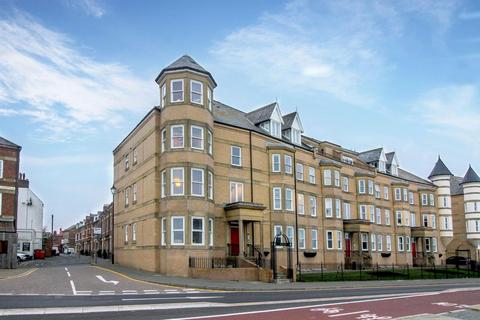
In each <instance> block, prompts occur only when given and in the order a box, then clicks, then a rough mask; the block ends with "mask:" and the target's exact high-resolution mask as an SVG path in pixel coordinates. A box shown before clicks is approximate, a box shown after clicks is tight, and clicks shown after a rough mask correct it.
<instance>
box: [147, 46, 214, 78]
mask: <svg viewBox="0 0 480 320" xmlns="http://www.w3.org/2000/svg"><path fill="white" fill-rule="evenodd" d="M184 69H187V70H192V71H196V72H200V73H203V74H205V75H207V76H209V77H210V79H211V80H212V81H213V83H215V85H217V83H216V82H215V80H214V79H213V77H212V75H211V74H210V72H208V71H207V70H205V69H204V68H203V67H202V66H201V65H199V64H198V63H197V61H195V60H193V58H192V57H190V56H189V55H186V54H185V55H183V56H181V57H180V58H178V59H177V60H175V61H174V62H172V63H171V64H170V65H168V66H167V67H165V68H163V69H162V71H160V74H159V75H158V76H157V77H156V78H155V81H158V79H159V78H160V77H161V76H162V75H163V74H164V73H165V72H167V71H176V70H184Z"/></svg>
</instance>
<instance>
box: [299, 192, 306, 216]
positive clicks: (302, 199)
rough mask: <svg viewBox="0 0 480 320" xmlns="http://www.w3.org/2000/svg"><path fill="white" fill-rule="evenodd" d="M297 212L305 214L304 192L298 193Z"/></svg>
mask: <svg viewBox="0 0 480 320" xmlns="http://www.w3.org/2000/svg"><path fill="white" fill-rule="evenodd" d="M300 199H301V200H300ZM300 208H301V210H300ZM297 212H298V214H301V215H305V195H304V194H303V193H297Z"/></svg>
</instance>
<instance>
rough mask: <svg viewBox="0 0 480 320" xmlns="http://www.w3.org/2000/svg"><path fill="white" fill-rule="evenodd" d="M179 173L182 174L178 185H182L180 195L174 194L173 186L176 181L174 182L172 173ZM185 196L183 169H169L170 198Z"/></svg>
mask: <svg viewBox="0 0 480 320" xmlns="http://www.w3.org/2000/svg"><path fill="white" fill-rule="evenodd" d="M177 170H178V171H181V172H182V180H181V181H180V183H181V184H182V192H181V193H176V192H175V186H174V184H175V183H176V181H174V179H173V177H174V174H173V173H174V171H177ZM184 195H185V168H184V167H173V168H170V196H175V197H177V196H184Z"/></svg>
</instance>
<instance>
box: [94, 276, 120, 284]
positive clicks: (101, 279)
mask: <svg viewBox="0 0 480 320" xmlns="http://www.w3.org/2000/svg"><path fill="white" fill-rule="evenodd" d="M97 278H98V280H100V281H102V282H105V283H113V285H114V286H116V285H117V284H118V283H119V282H120V281H117V280H109V281H107V280H105V279H104V278H103V277H102V276H100V275H97Z"/></svg>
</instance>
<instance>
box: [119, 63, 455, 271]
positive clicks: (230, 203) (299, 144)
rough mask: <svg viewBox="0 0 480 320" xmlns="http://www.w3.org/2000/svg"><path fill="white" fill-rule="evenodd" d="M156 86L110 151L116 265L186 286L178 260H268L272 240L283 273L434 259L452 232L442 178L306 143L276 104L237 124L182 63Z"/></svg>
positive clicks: (209, 83) (185, 267) (382, 155)
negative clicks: (150, 103)
mask: <svg viewBox="0 0 480 320" xmlns="http://www.w3.org/2000/svg"><path fill="white" fill-rule="evenodd" d="M156 83H157V84H158V86H159V93H160V105H159V106H157V107H154V108H153V109H152V110H151V111H150V112H149V113H148V114H147V115H146V116H145V117H144V118H143V119H142V120H141V121H140V123H139V124H138V125H137V126H136V127H135V128H134V129H133V131H131V132H130V134H128V136H127V137H126V138H125V139H124V140H123V141H122V142H121V143H120V145H118V147H117V148H116V149H115V150H114V186H115V188H116V190H117V192H116V194H115V197H114V208H115V212H114V216H115V225H114V228H115V256H116V262H117V263H119V264H122V265H126V266H130V267H134V268H139V269H144V270H149V271H154V272H159V273H163V274H168V275H181V276H188V275H192V272H193V271H192V268H190V267H189V257H205V258H214V257H230V256H239V257H241V260H242V261H245V263H246V264H248V263H249V262H250V261H254V260H253V259H249V258H250V257H254V256H255V257H258V256H260V257H262V258H265V257H266V258H267V259H268V258H269V257H271V255H272V254H271V251H272V246H271V243H272V241H273V240H274V237H275V236H276V235H278V234H284V235H285V236H286V238H288V239H289V240H290V242H291V244H292V248H293V250H292V251H293V255H292V259H293V260H292V264H293V265H294V266H295V265H296V264H297V262H299V263H302V264H321V263H322V264H324V265H325V266H326V267H327V269H328V268H331V269H334V268H336V266H337V265H339V264H344V265H345V267H347V268H356V267H357V266H359V265H360V264H362V265H371V264H377V263H378V264H380V265H391V264H399V265H403V264H407V263H408V264H410V265H412V264H427V263H429V264H433V263H435V264H440V263H442V261H444V259H445V258H446V257H445V248H446V246H447V245H448V243H449V242H450V241H451V240H452V237H453V229H452V210H451V208H450V207H449V209H446V208H445V206H444V205H443V202H442V203H439V201H438V199H439V196H440V194H441V191H442V190H443V189H442V186H443V180H442V179H441V178H442V177H443V175H442V174H440V175H438V174H436V173H435V170H434V171H433V172H432V175H431V176H430V180H426V179H422V178H420V177H418V176H416V175H414V174H412V173H410V172H408V171H406V170H404V169H403V168H401V167H400V162H399V158H398V157H399V155H397V154H396V153H395V152H387V150H384V149H383V148H377V149H373V150H370V151H365V152H354V151H351V150H347V149H345V148H342V147H341V146H339V145H336V144H334V143H331V142H328V141H320V140H317V139H315V138H312V137H308V136H306V135H305V134H304V130H306V128H304V127H303V126H302V122H301V119H300V116H299V114H298V113H297V112H293V113H289V114H283V113H282V111H281V108H280V106H279V104H278V103H271V104H269V105H266V106H263V107H261V108H257V109H255V110H253V111H251V112H248V113H247V112H244V111H241V110H238V109H236V108H234V107H232V106H228V105H226V104H223V103H221V102H219V101H216V100H214V98H213V97H214V90H215V87H216V86H217V83H216V82H215V80H214V78H213V76H212V75H211V74H210V73H209V72H208V71H207V70H205V69H204V68H203V67H201V66H200V65H199V64H198V63H197V62H195V61H194V60H193V59H192V58H191V57H189V56H183V57H181V58H179V59H178V60H177V61H175V62H173V63H172V64H171V65H169V66H168V67H166V68H165V69H163V70H162V71H161V72H160V74H159V75H158V77H157V78H156ZM279 242H281V243H279V244H280V245H283V247H280V248H278V250H277V251H276V252H277V261H278V264H279V265H280V266H282V265H283V266H285V265H286V264H287V262H286V261H287V257H286V254H287V249H286V248H285V241H284V240H281V241H279ZM266 269H268V268H266ZM211 272H213V271H211ZM228 276H230V277H232V278H233V277H237V276H238V275H235V271H234V270H230V271H229V274H228ZM240 278H241V276H240ZM245 278H249V276H245Z"/></svg>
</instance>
